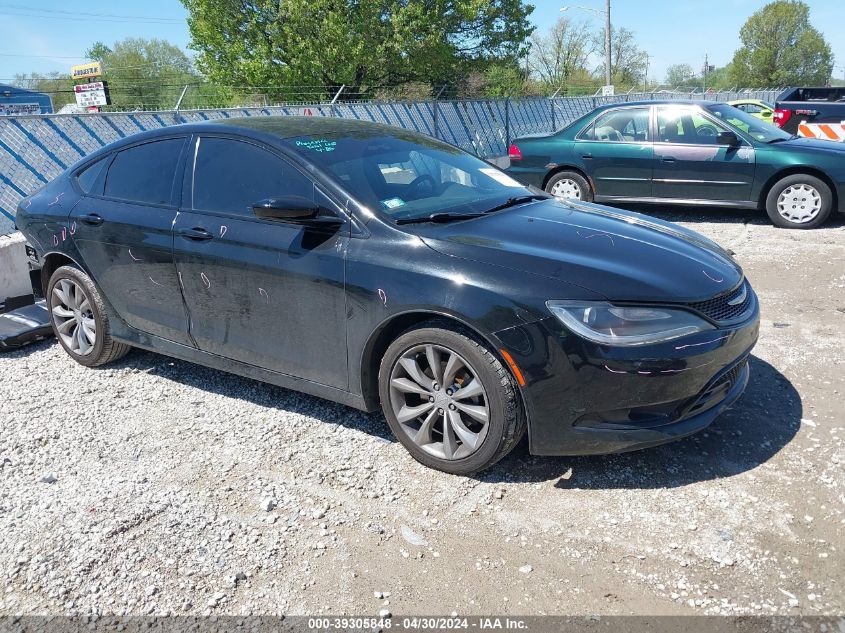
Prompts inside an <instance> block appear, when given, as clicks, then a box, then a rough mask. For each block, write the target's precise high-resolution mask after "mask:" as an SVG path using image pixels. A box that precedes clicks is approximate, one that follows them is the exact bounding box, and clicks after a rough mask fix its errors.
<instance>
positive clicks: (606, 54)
mask: <svg viewBox="0 0 845 633" xmlns="http://www.w3.org/2000/svg"><path fill="white" fill-rule="evenodd" d="M604 14H605V15H604V17H605V23H604V66H605V70H604V83H605V85H606V86H609V85H610V84H612V83H613V77H611V73H610V59H611V55H610V0H605V10H604Z"/></svg>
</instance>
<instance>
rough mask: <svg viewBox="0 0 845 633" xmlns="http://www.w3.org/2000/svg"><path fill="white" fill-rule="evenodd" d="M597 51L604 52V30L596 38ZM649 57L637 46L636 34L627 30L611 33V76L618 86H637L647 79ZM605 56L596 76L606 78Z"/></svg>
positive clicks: (615, 30)
mask: <svg viewBox="0 0 845 633" xmlns="http://www.w3.org/2000/svg"><path fill="white" fill-rule="evenodd" d="M594 42H595V47H596V50H600V51H604V29H602V30H601V31H600V32H599V33H597V34H596V35H595V36H594ZM647 64H648V56H647V55H646V53H645V51H643V50H641V49H640V47H639V46H637V42H636V39H635V36H634V32H633V31H630V30H628V29H626V28H624V27H623V28H621V29H614V28H611V31H610V75H611V77H612V79H613V83H614V84H615V85H617V86H636V85H638V84H639V83H642V80H643V79H644V78H645V69H646V65H647ZM604 67H605V62H604V56H602V63H601V65H600V66H599V67H598V68H597V69H596V75H597V76H600V77H604V74H605V73H604Z"/></svg>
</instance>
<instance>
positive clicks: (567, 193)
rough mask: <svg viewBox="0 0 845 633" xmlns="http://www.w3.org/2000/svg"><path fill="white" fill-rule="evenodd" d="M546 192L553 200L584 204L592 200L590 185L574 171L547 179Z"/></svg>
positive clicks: (563, 172)
mask: <svg viewBox="0 0 845 633" xmlns="http://www.w3.org/2000/svg"><path fill="white" fill-rule="evenodd" d="M546 192H547V193H550V194H552V195H553V196H554V197H555V198H564V199H569V200H583V201H584V202H591V201H592V200H593V190H592V188H591V187H590V183H588V182H587V179H586V178H584V176H582V175H581V174H579V173H578V172H575V171H562V172H559V173H557V174H555V175H554V176H552V177H551V178H549V181H548V182H547V183H546Z"/></svg>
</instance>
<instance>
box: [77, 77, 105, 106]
mask: <svg viewBox="0 0 845 633" xmlns="http://www.w3.org/2000/svg"><path fill="white" fill-rule="evenodd" d="M73 92H74V94H75V95H76V103H77V105H80V106H82V107H83V108H89V107H91V106H104V105H108V104H109V87H108V84H107V83H106V82H105V81H94V82H92V83H90V84H79V85H78V86H74V87H73Z"/></svg>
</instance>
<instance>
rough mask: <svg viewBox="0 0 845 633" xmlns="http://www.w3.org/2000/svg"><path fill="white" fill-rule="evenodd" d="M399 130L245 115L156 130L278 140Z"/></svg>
mask: <svg viewBox="0 0 845 633" xmlns="http://www.w3.org/2000/svg"><path fill="white" fill-rule="evenodd" d="M396 131H397V128H395V127H391V126H389V125H384V124H382V123H373V122H370V121H359V120H357V119H343V118H335V117H323V116H263V115H262V116H243V117H233V118H228V119H214V120H211V121H202V122H200V123H183V124H181V125H173V126H169V127H165V128H159V129H157V130H155V132H158V133H159V134H174V133H185V132H188V133H208V132H220V133H227V132H228V133H231V132H239V133H246V135H247V136H264V137H275V138H277V139H284V138H292V137H295V136H314V135H320V136H329V137H340V136H345V135H357V136H360V135H362V134H363V135H367V134H369V135H373V136H383V135H384V134H385V133H386V132H387V133H390V134H395V133H396Z"/></svg>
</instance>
